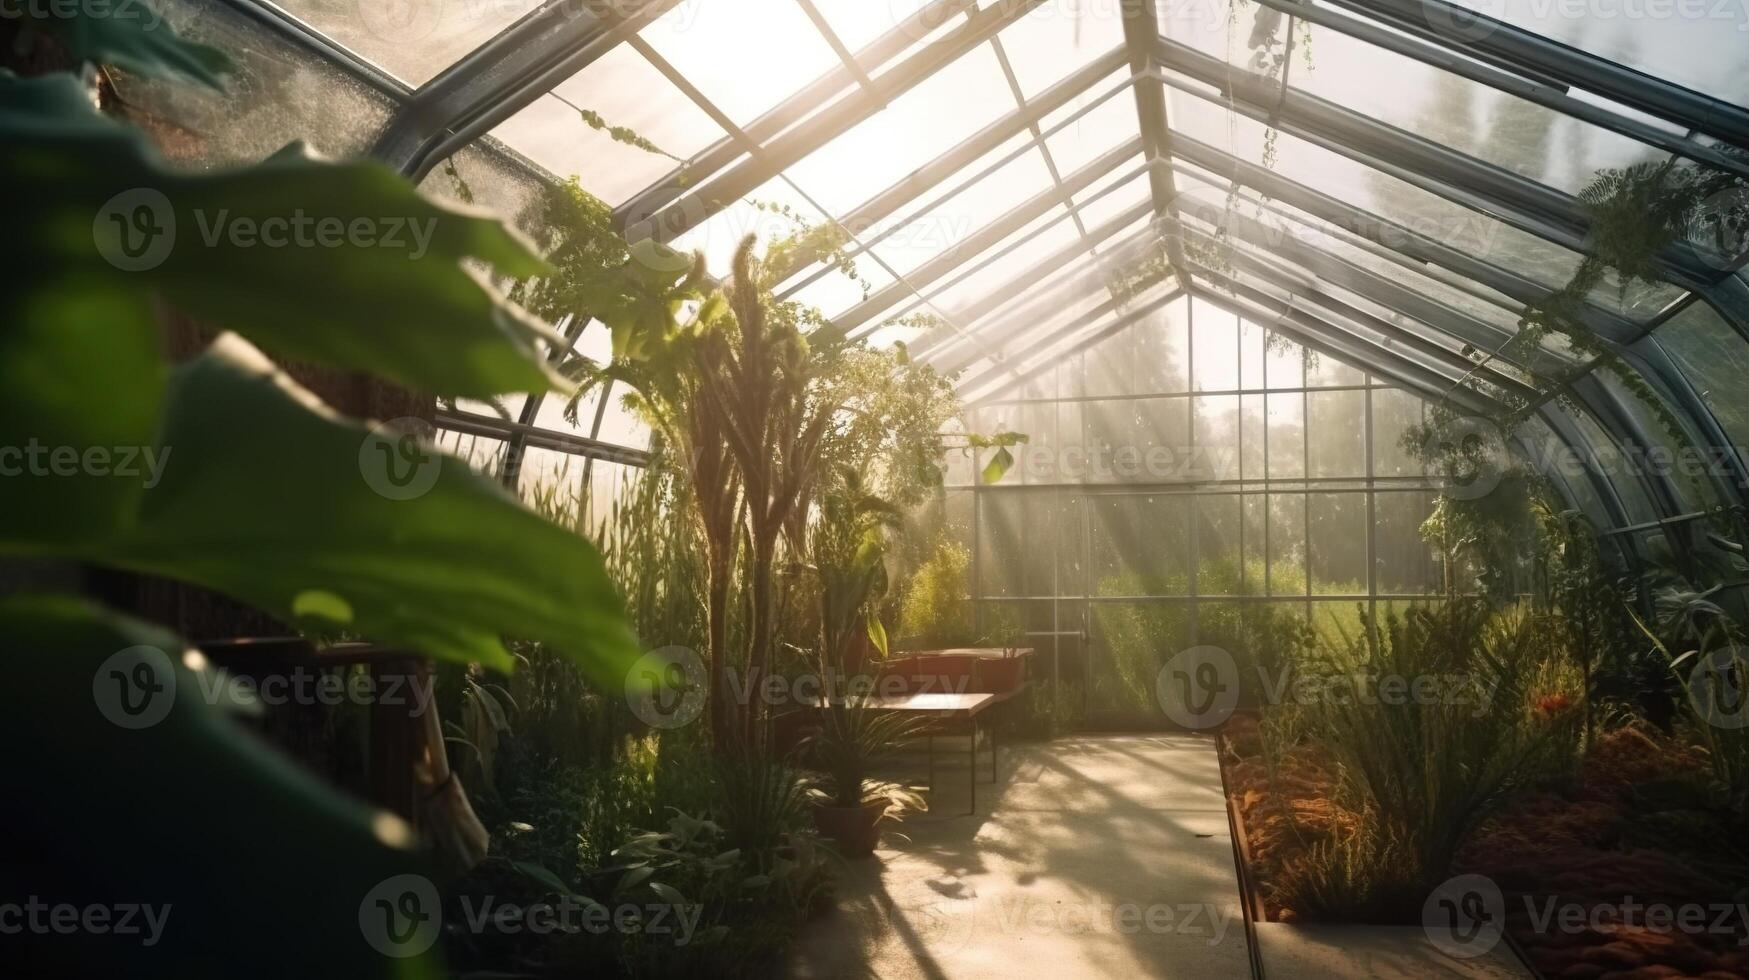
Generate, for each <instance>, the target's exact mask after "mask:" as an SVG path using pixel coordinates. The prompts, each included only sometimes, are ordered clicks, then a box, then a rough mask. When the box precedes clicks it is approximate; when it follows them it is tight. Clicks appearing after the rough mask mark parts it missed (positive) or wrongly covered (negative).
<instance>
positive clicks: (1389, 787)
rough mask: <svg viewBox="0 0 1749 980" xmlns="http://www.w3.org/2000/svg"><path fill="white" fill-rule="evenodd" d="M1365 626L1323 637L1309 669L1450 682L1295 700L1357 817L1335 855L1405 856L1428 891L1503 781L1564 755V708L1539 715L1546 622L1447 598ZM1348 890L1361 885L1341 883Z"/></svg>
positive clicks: (1531, 776) (1514, 785) (1549, 769)
mask: <svg viewBox="0 0 1749 980" xmlns="http://www.w3.org/2000/svg"><path fill="white" fill-rule="evenodd" d="M1367 627H1368V628H1367V630H1366V631H1365V633H1364V634H1362V635H1358V636H1353V637H1349V638H1347V639H1346V640H1345V641H1343V642H1339V643H1323V644H1321V645H1320V646H1319V648H1318V650H1317V651H1316V654H1315V657H1314V659H1313V663H1312V669H1314V670H1317V671H1319V672H1321V673H1326V672H1327V673H1329V674H1332V675H1339V676H1352V675H1357V674H1372V675H1374V676H1379V677H1388V676H1400V677H1404V678H1419V677H1436V678H1442V679H1455V680H1456V681H1458V682H1460V683H1457V684H1453V685H1448V686H1446V687H1445V688H1444V689H1443V691H1442V693H1441V694H1440V695H1438V696H1435V697H1432V698H1419V699H1418V698H1404V699H1400V703H1388V702H1389V701H1391V700H1393V699H1387V698H1382V697H1378V698H1329V697H1325V698H1318V699H1313V700H1311V701H1310V703H1307V704H1303V705H1300V707H1299V710H1300V713H1301V716H1302V723H1303V724H1304V725H1305V726H1306V727H1305V731H1306V736H1305V737H1306V738H1307V739H1308V740H1309V741H1311V742H1312V743H1313V744H1317V745H1321V746H1324V747H1325V748H1327V749H1328V750H1329V751H1330V753H1331V754H1332V755H1333V756H1334V758H1335V761H1336V763H1337V764H1338V766H1340V769H1341V772H1342V774H1343V785H1342V788H1341V792H1342V793H1344V794H1345V797H1344V798H1345V800H1346V801H1347V808H1348V809H1349V810H1350V811H1351V812H1355V813H1360V814H1362V815H1364V817H1365V823H1364V826H1363V827H1362V828H1361V830H1360V831H1358V833H1359V834H1361V835H1362V838H1361V839H1359V840H1357V841H1356V842H1354V843H1353V844H1352V845H1344V847H1345V848H1352V850H1348V851H1343V852H1332V853H1331V854H1328V855H1326V856H1325V857H1326V858H1328V859H1329V861H1330V862H1331V863H1332V864H1333V865H1335V866H1344V865H1346V866H1351V867H1352V866H1359V867H1362V868H1372V869H1380V870H1386V869H1391V868H1400V869H1402V871H1401V874H1400V875H1399V874H1397V873H1392V874H1390V875H1387V876H1385V877H1383V878H1380V879H1377V881H1376V886H1377V887H1378V888H1381V889H1383V888H1391V887H1397V886H1400V885H1401V883H1402V882H1403V881H1404V880H1407V881H1408V882H1409V883H1410V884H1412V885H1413V889H1414V891H1415V893H1417V894H1421V895H1425V894H1427V893H1428V892H1430V891H1431V890H1432V889H1433V888H1434V887H1435V886H1436V885H1438V883H1439V882H1441V881H1442V880H1444V879H1445V878H1446V877H1447V876H1448V875H1449V874H1450V873H1451V862H1452V858H1453V856H1454V855H1455V854H1456V851H1457V848H1458V846H1459V845H1460V844H1461V843H1462V841H1463V839H1464V837H1465V836H1466V835H1467V834H1468V833H1469V831H1470V830H1471V829H1473V828H1474V827H1475V826H1476V824H1477V823H1478V822H1479V821H1480V820H1481V819H1482V818H1483V817H1485V816H1486V815H1487V814H1488V813H1490V812H1491V811H1492V810H1493V809H1494V808H1496V807H1497V806H1499V805H1500V804H1501V803H1502V802H1503V801H1504V800H1506V799H1507V798H1509V797H1510V796H1511V795H1512V794H1513V793H1515V792H1518V791H1520V790H1523V789H1526V788H1528V787H1532V786H1536V785H1539V784H1541V783H1542V782H1544V781H1547V780H1550V779H1554V778H1557V777H1560V776H1562V775H1564V774H1565V770H1566V768H1567V767H1569V766H1571V764H1572V762H1573V756H1572V753H1571V751H1570V749H1571V746H1572V745H1573V744H1574V743H1575V733H1574V731H1573V729H1572V727H1571V722H1570V719H1565V718H1563V717H1548V716H1544V715H1539V714H1538V713H1537V711H1536V710H1535V696H1536V695H1537V694H1539V693H1543V692H1542V690H1541V685H1542V683H1543V682H1544V680H1545V678H1546V674H1545V665H1546V664H1548V663H1549V662H1551V661H1552V660H1554V659H1556V658H1558V655H1559V651H1558V649H1557V648H1556V647H1555V646H1554V637H1553V636H1552V635H1551V633H1550V631H1549V629H1548V628H1547V624H1546V623H1545V622H1544V621H1543V620H1541V619H1539V618H1538V617H1536V616H1533V615H1531V614H1528V613H1525V612H1521V611H1510V612H1506V613H1496V612H1494V611H1493V610H1492V609H1491V608H1490V607H1489V606H1488V605H1487V604H1486V603H1485V602H1482V601H1480V600H1474V599H1456V600H1451V601H1447V602H1443V603H1440V604H1438V605H1437V606H1432V607H1412V608H1410V609H1409V611H1408V612H1407V613H1405V614H1404V615H1403V616H1401V617H1399V616H1397V615H1396V614H1394V613H1390V614H1387V615H1386V616H1385V617H1383V618H1382V621H1379V622H1370V621H1369V622H1368V623H1367ZM1346 891H1347V893H1348V894H1350V896H1351V898H1353V899H1355V900H1360V899H1361V898H1364V897H1366V890H1365V889H1357V888H1347V889H1346Z"/></svg>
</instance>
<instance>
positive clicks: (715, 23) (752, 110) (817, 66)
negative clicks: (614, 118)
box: [634, 0, 840, 126]
mask: <svg viewBox="0 0 1749 980" xmlns="http://www.w3.org/2000/svg"><path fill="white" fill-rule="evenodd" d="M639 34H640V36H641V37H642V38H643V39H644V40H645V41H647V42H649V44H650V46H651V47H653V48H655V49H656V53H657V54H660V55H661V56H662V57H663V59H664V60H666V61H667V62H668V63H669V64H671V65H673V66H674V67H675V68H677V69H679V71H680V74H681V75H683V76H685V78H686V80H687V81H689V82H691V83H692V84H693V86H694V87H695V88H697V89H698V90H699V91H700V92H703V93H704V95H705V98H708V99H710V100H711V103H712V104H713V105H715V106H716V107H717V108H718V109H721V110H722V111H723V112H724V113H725V114H727V115H728V117H729V118H730V119H733V120H734V121H735V122H736V123H738V124H739V125H742V126H745V125H747V124H748V123H749V122H752V121H753V120H754V119H755V118H757V117H758V116H759V115H760V114H761V113H763V112H765V111H766V110H767V109H770V108H771V107H772V106H775V105H777V104H778V103H779V102H782V101H783V100H784V98H785V97H787V96H789V95H790V94H791V93H794V92H796V91H798V90H799V89H801V88H802V86H804V85H806V84H807V83H809V82H811V81H813V80H814V79H816V78H818V77H820V76H821V75H823V74H825V73H826V72H828V71H830V70H831V69H833V68H836V67H838V66H839V64H840V62H839V61H838V56H837V55H836V54H834V53H833V52H832V48H831V46H830V45H828V44H827V43H826V39H825V38H824V37H822V36H821V35H820V32H819V31H817V30H815V29H814V25H813V22H812V21H810V20H808V15H807V14H805V13H803V12H802V8H801V7H800V6H798V5H797V4H796V3H795V2H794V0H736V2H734V3H682V4H678V5H676V6H675V7H674V9H673V10H670V11H669V12H668V13H666V14H664V15H663V16H662V17H661V18H660V19H659V20H657V21H656V22H655V23H653V24H651V25H650V26H648V27H646V28H644V29H643V30H642V31H641V32H639ZM634 91H635V90H634Z"/></svg>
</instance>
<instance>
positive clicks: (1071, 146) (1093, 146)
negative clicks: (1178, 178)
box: [1039, 72, 1136, 174]
mask: <svg viewBox="0 0 1749 980" xmlns="http://www.w3.org/2000/svg"><path fill="white" fill-rule="evenodd" d="M1124 77H1126V76H1125V74H1124V73H1122V72H1118V73H1114V74H1111V75H1108V76H1106V77H1105V78H1102V79H1100V80H1099V81H1098V82H1096V83H1094V85H1093V87H1092V88H1090V89H1088V90H1087V92H1086V94H1085V95H1084V96H1082V98H1080V99H1076V100H1075V101H1072V102H1069V103H1068V104H1066V105H1064V106H1063V107H1062V108H1059V109H1057V110H1056V111H1055V112H1052V113H1051V114H1050V115H1048V116H1046V117H1045V118H1044V119H1043V121H1042V122H1041V123H1040V125H1039V130H1040V131H1041V132H1045V133H1050V135H1048V136H1046V137H1045V146H1046V147H1048V148H1049V149H1050V151H1051V159H1052V160H1053V161H1055V162H1056V164H1057V171H1058V172H1059V173H1062V174H1071V173H1074V172H1075V171H1077V170H1080V169H1081V168H1082V167H1085V166H1087V164H1089V163H1091V162H1093V160H1094V159H1096V158H1097V157H1098V156H1099V155H1100V154H1101V153H1104V152H1105V151H1107V150H1109V149H1111V148H1112V147H1114V146H1117V145H1119V144H1120V143H1123V142H1124V141H1125V140H1132V139H1135V138H1136V99H1135V92H1134V90H1133V89H1131V88H1129V87H1127V86H1125V87H1123V88H1116V89H1114V86H1115V85H1116V83H1117V82H1118V81H1119V80H1120V79H1122V78H1124ZM1095 99H1102V100H1103V101H1100V102H1099V104H1098V105H1096V106H1094V107H1093V108H1091V109H1088V110H1087V111H1086V113H1085V114H1084V115H1081V116H1079V117H1077V118H1076V119H1074V120H1073V121H1071V122H1068V123H1067V124H1066V125H1065V124H1064V123H1063V121H1064V120H1066V119H1068V118H1069V117H1070V116H1073V115H1075V114H1076V113H1077V112H1080V111H1081V110H1082V108H1083V107H1085V106H1086V105H1087V104H1088V103H1089V102H1091V101H1093V100H1095ZM1059 125H1061V126H1062V128H1061V129H1057V130H1056V132H1051V130H1052V129H1055V128H1056V127H1057V126H1059Z"/></svg>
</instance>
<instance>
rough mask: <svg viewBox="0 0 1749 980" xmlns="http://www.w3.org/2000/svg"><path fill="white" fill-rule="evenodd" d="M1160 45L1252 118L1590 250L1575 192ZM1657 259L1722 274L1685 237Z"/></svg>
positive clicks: (1701, 273)
mask: <svg viewBox="0 0 1749 980" xmlns="http://www.w3.org/2000/svg"><path fill="white" fill-rule="evenodd" d="M1157 51H1158V53H1159V58H1160V63H1161V64H1162V65H1163V66H1164V67H1166V68H1169V69H1171V70H1172V71H1174V72H1179V73H1182V74H1183V75H1184V76H1185V77H1187V78H1189V79H1192V80H1193V81H1194V82H1197V83H1200V84H1201V85H1204V86H1211V87H1213V88H1214V89H1216V90H1217V91H1218V92H1219V93H1221V94H1222V95H1224V96H1228V97H1230V101H1229V102H1227V103H1226V104H1228V105H1230V107H1231V108H1233V109H1235V110H1237V111H1239V112H1241V113H1243V114H1244V115H1246V116H1249V117H1251V118H1252V119H1255V120H1257V121H1259V122H1262V123H1264V124H1265V125H1270V126H1274V127H1275V128H1277V129H1279V130H1280V131H1281V132H1284V133H1289V134H1291V135H1293V136H1296V137H1298V138H1300V139H1304V140H1306V141H1307V142H1310V143H1313V144H1315V145H1318V146H1321V147H1324V148H1325V149H1328V150H1331V151H1333V152H1336V153H1339V154H1341V155H1343V156H1346V157H1348V158H1349V159H1352V160H1355V161H1356V162H1358V163H1361V164H1363V165H1365V166H1368V167H1371V168H1373V169H1375V170H1378V171H1380V172H1381V173H1385V174H1389V175H1391V176H1394V177H1397V178H1399V179H1401V180H1403V181H1405V182H1407V183H1410V184H1413V185H1415V186H1417V187H1421V188H1422V189H1424V190H1427V191H1430V192H1432V193H1434V194H1437V195H1439V196H1440V197H1443V198H1445V199H1446V200H1448V201H1451V202H1453V203H1455V204H1459V205H1462V206H1464V207H1467V208H1470V209H1471V210H1473V211H1476V212H1478V213H1480V214H1484V215H1488V216H1491V217H1494V218H1497V219H1499V220H1501V221H1503V222H1505V223H1506V224H1508V225H1511V226H1512V227H1515V228H1517V229H1519V230H1520V231H1524V232H1527V233H1529V234H1532V235H1536V236H1538V237H1540V238H1543V239H1545V240H1547V241H1550V242H1553V243H1555V244H1557V245H1561V246H1563V247H1565V248H1568V249H1571V250H1573V251H1576V252H1583V251H1585V248H1586V236H1587V234H1588V233H1589V231H1590V227H1591V222H1590V219H1589V217H1587V216H1586V214H1585V212H1584V209H1583V208H1581V207H1580V206H1579V203H1578V201H1577V200H1576V199H1575V198H1573V197H1572V196H1571V195H1569V194H1564V193H1562V192H1560V191H1557V190H1555V189H1553V188H1551V187H1548V186H1546V185H1544V184H1540V183H1538V182H1536V181H1534V180H1530V179H1528V178H1526V177H1523V176H1521V175H1519V174H1516V173H1513V172H1512V171H1509V170H1506V169H1505V168H1503V167H1497V166H1494V165H1493V164H1490V163H1485V162H1483V161H1481V160H1478V159H1476V158H1475V157H1472V156H1469V155H1467V154H1464V153H1459V152H1457V151H1455V150H1452V149H1451V148H1449V147H1446V146H1442V145H1440V144H1438V143H1435V142H1433V141H1431V140H1427V139H1423V138H1422V137H1420V136H1417V135H1415V134H1413V133H1409V132H1407V131H1405V130H1402V129H1399V128H1397V127H1395V126H1391V125H1388V124H1386V123H1382V122H1380V121H1378V120H1376V119H1373V118H1372V117H1370V116H1366V115H1363V114H1361V113H1358V112H1355V111H1353V110H1351V109H1348V108H1345V107H1343V106H1340V105H1337V104H1336V103H1334V102H1331V101H1329V100H1327V99H1322V98H1319V97H1317V96H1314V95H1309V94H1307V93H1305V92H1301V91H1298V90H1296V89H1293V88H1287V89H1285V90H1283V89H1282V88H1281V86H1280V85H1279V84H1277V83H1275V82H1274V80H1273V79H1270V78H1267V77H1266V76H1262V75H1258V74H1256V73H1254V72H1251V71H1247V70H1245V69H1243V68H1239V67H1235V66H1233V65H1229V64H1227V63H1226V62H1225V61H1223V60H1221V59H1219V58H1215V57H1213V56H1211V55H1208V54H1204V53H1203V52H1201V51H1198V50H1197V49H1195V48H1193V47H1191V46H1189V45H1187V44H1183V43H1180V42H1178V41H1175V40H1172V39H1171V38H1166V37H1162V38H1159V43H1158V47H1157ZM1166 80H1167V83H1168V84H1172V85H1173V86H1174V87H1177V88H1182V89H1184V90H1185V91H1187V92H1189V93H1190V94H1192V95H1194V96H1198V97H1201V98H1211V96H1210V94H1209V93H1208V92H1206V91H1203V90H1201V89H1199V88H1198V87H1196V86H1195V85H1192V84H1186V83H1183V82H1180V81H1178V80H1177V79H1176V78H1175V77H1173V76H1171V75H1168V76H1167V79H1166ZM1656 262H1657V265H1658V267H1659V270H1660V273H1661V274H1662V275H1663V276H1664V277H1665V278H1666V279H1668V280H1669V281H1670V282H1672V283H1675V284H1676V285H1678V286H1682V287H1684V288H1688V289H1697V288H1701V287H1704V286H1706V285H1708V284H1710V283H1712V282H1713V281H1715V280H1717V279H1718V278H1720V276H1721V275H1722V273H1721V272H1720V271H1719V270H1717V269H1714V268H1712V267H1710V266H1708V265H1707V263H1706V262H1705V261H1703V260H1702V259H1701V257H1700V256H1699V255H1697V254H1696V253H1695V251H1694V250H1693V249H1692V248H1690V247H1688V246H1687V245H1686V244H1680V245H1676V246H1672V247H1669V248H1666V249H1665V250H1664V252H1663V253H1661V255H1660V257H1659V258H1658V259H1657V260H1656Z"/></svg>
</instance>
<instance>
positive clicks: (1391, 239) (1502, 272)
mask: <svg viewBox="0 0 1749 980" xmlns="http://www.w3.org/2000/svg"><path fill="white" fill-rule="evenodd" d="M1175 149H1176V151H1177V153H1178V157H1179V159H1182V160H1186V161H1189V162H1191V163H1194V164H1196V165H1197V166H1199V167H1201V168H1202V169H1204V170H1207V171H1209V172H1210V173H1213V174H1215V175H1217V176H1220V177H1223V178H1225V179H1227V180H1229V181H1233V182H1236V183H1238V184H1241V185H1243V186H1246V187H1250V188H1252V189H1253V190H1256V191H1258V192H1259V193H1261V194H1262V195H1263V196H1264V197H1266V198H1269V199H1271V200H1274V201H1279V202H1281V203H1283V204H1287V205H1290V206H1292V207H1294V208H1297V209H1299V210H1300V211H1303V212H1305V213H1306V214H1309V215H1311V216H1312V217H1314V218H1316V219H1318V220H1320V221H1327V222H1329V223H1330V224H1332V225H1334V226H1335V227H1338V228H1341V229H1342V230H1344V231H1347V232H1349V233H1350V234H1353V235H1355V236H1357V237H1360V238H1365V239H1367V240H1369V241H1372V242H1375V243H1377V244H1378V245H1380V246H1382V247H1384V248H1387V249H1390V250H1391V251H1394V252H1397V253H1399V254H1401V255H1404V256H1406V257H1408V258H1409V259H1411V260H1413V261H1415V262H1421V263H1428V264H1431V265H1437V266H1439V267H1440V268H1443V269H1447V270H1449V271H1451V272H1454V273H1456V274H1457V275H1459V276H1462V277H1464V278H1466V279H1469V280H1471V281H1473V282H1476V283H1479V284H1481V285H1483V286H1486V287H1488V288H1489V289H1492V290H1494V291H1495V292H1498V293H1501V294H1502V295H1505V296H1508V297H1510V298H1512V299H1514V300H1517V301H1519V302H1521V303H1533V302H1536V301H1538V300H1541V299H1543V298H1545V297H1547V296H1548V295H1549V294H1550V293H1551V292H1552V291H1553V290H1551V289H1550V287H1548V286H1545V285H1543V284H1542V283H1539V282H1537V281H1536V280H1534V279H1531V278H1529V277H1527V276H1524V275H1521V274H1519V273H1517V272H1514V271H1512V270H1509V269H1505V268H1502V267H1500V266H1497V265H1494V264H1492V263H1489V262H1485V261H1482V260H1481V259H1478V258H1475V257H1474V256H1471V255H1469V254H1467V253H1465V252H1462V251H1459V250H1458V249H1455V248H1452V247H1451V246H1449V245H1446V244H1444V243H1443V242H1439V241H1437V240H1435V239H1432V238H1429V237H1427V236H1426V235H1423V234H1421V233H1420V232H1416V231H1412V230H1411V229H1409V228H1407V227H1404V226H1403V225H1401V224H1398V223H1396V222H1394V221H1391V220H1389V219H1387V218H1383V217H1380V216H1378V215H1375V214H1373V213H1371V212H1369V211H1365V210H1362V209H1361V208H1358V207H1355V206H1354V205H1352V204H1349V203H1347V202H1345V201H1342V200H1339V199H1337V198H1334V197H1331V196H1330V195H1328V194H1325V193H1323V192H1321V191H1316V190H1313V189H1311V188H1309V187H1306V186H1304V185H1302V184H1300V183H1298V182H1296V181H1293V180H1289V179H1288V178H1286V177H1283V176H1281V175H1280V174H1278V173H1275V172H1274V171H1272V170H1270V169H1268V168H1267V167H1261V166H1258V165H1257V164H1254V163H1249V162H1247V161H1244V160H1240V159H1239V158H1238V157H1235V156H1233V155H1232V154H1230V153H1227V152H1226V151H1224V150H1219V149H1216V148H1215V147H1213V146H1210V145H1208V144H1207V143H1203V142H1201V141H1199V140H1195V139H1191V138H1189V137H1187V136H1184V135H1183V134H1179V136H1178V139H1177V141H1176V143H1175ZM1581 319H1582V321H1583V322H1584V324H1585V326H1586V327H1587V328H1589V329H1590V330H1592V331H1593V332H1594V333H1596V334H1597V335H1598V336H1600V337H1603V338H1604V339H1606V340H1609V341H1612V342H1615V343H1619V344H1628V343H1632V342H1633V341H1634V340H1635V339H1637V337H1638V336H1639V328H1638V326H1637V325H1636V324H1635V323H1634V322H1633V321H1631V320H1629V319H1627V318H1626V317H1623V316H1620V315H1618V314H1615V313H1612V312H1610V311H1608V310H1605V309H1603V308H1601V307H1598V306H1595V305H1591V304H1587V306H1586V309H1585V310H1584V312H1583V313H1582V314H1581Z"/></svg>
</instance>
